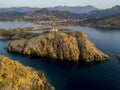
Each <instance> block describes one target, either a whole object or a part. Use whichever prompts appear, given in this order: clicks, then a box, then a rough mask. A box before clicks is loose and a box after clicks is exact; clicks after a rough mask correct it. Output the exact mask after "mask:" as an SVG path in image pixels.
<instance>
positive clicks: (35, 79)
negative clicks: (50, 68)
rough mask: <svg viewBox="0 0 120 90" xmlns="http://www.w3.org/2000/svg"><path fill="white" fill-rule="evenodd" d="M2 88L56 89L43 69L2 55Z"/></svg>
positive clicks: (14, 89) (0, 88)
mask: <svg viewBox="0 0 120 90" xmlns="http://www.w3.org/2000/svg"><path fill="white" fill-rule="evenodd" d="M0 90H54V87H52V86H51V85H50V84H49V83H48V82H47V80H46V78H45V75H44V73H43V72H41V71H39V72H38V71H35V70H34V69H33V68H31V67H26V66H24V65H22V64H20V63H19V62H17V61H12V60H11V59H9V58H7V57H5V56H3V55H0Z"/></svg>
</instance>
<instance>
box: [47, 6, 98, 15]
mask: <svg viewBox="0 0 120 90" xmlns="http://www.w3.org/2000/svg"><path fill="white" fill-rule="evenodd" d="M48 9H49V10H57V11H69V12H71V13H77V14H81V13H88V12H90V11H94V10H98V9H97V8H95V7H93V6H90V5H88V6H83V7H80V6H74V7H68V6H57V7H52V8H48Z"/></svg>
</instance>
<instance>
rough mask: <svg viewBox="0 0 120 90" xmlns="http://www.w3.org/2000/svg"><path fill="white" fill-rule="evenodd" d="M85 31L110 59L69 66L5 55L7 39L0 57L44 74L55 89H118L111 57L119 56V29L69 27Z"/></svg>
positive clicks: (118, 66)
mask: <svg viewBox="0 0 120 90" xmlns="http://www.w3.org/2000/svg"><path fill="white" fill-rule="evenodd" d="M69 28H71V29H73V30H75V31H83V32H85V33H86V34H87V35H88V37H89V39H90V40H91V41H92V42H94V43H95V44H96V46H97V47H98V48H99V49H101V50H102V51H103V52H106V53H107V54H109V55H110V56H111V60H108V61H104V62H101V63H88V64H85V63H82V64H78V63H68V62H61V61H53V60H51V59H50V58H33V57H28V56H23V55H17V54H16V55H14V54H11V53H8V52H7V51H6V50H5V49H4V47H5V46H6V45H7V44H8V43H9V42H10V40H4V41H0V54H4V55H6V56H8V57H10V58H12V59H14V60H18V61H20V62H21V63H23V64H25V65H28V66H31V67H33V68H35V69H37V70H42V71H44V72H45V74H46V77H47V79H48V80H49V82H50V83H51V84H52V85H53V86H55V88H56V90H120V62H119V60H117V59H116V57H115V56H114V55H116V54H120V30H107V31H106V30H101V29H94V28H87V27H69Z"/></svg>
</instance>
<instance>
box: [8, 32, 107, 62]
mask: <svg viewBox="0 0 120 90" xmlns="http://www.w3.org/2000/svg"><path fill="white" fill-rule="evenodd" d="M6 49H7V50H8V51H9V52H14V53H21V54H26V55H37V56H41V57H51V58H55V59H61V60H72V61H80V60H84V61H101V60H106V59H109V56H108V55H106V54H104V53H103V52H101V51H100V50H99V49H97V48H96V47H95V45H94V44H93V43H92V42H91V41H89V39H88V37H87V36H86V35H85V34H84V33H83V32H67V33H65V32H46V33H42V34H41V35H39V36H36V37H34V38H31V39H29V40H15V41H13V42H11V43H9V45H8V46H7V47H6Z"/></svg>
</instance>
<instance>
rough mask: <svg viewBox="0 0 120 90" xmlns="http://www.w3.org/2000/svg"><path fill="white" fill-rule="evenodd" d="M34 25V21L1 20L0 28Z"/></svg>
mask: <svg viewBox="0 0 120 90" xmlns="http://www.w3.org/2000/svg"><path fill="white" fill-rule="evenodd" d="M33 25H34V23H32V22H11V21H6V22H4V21H0V28H3V29H9V28H23V27H31V26H33Z"/></svg>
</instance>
